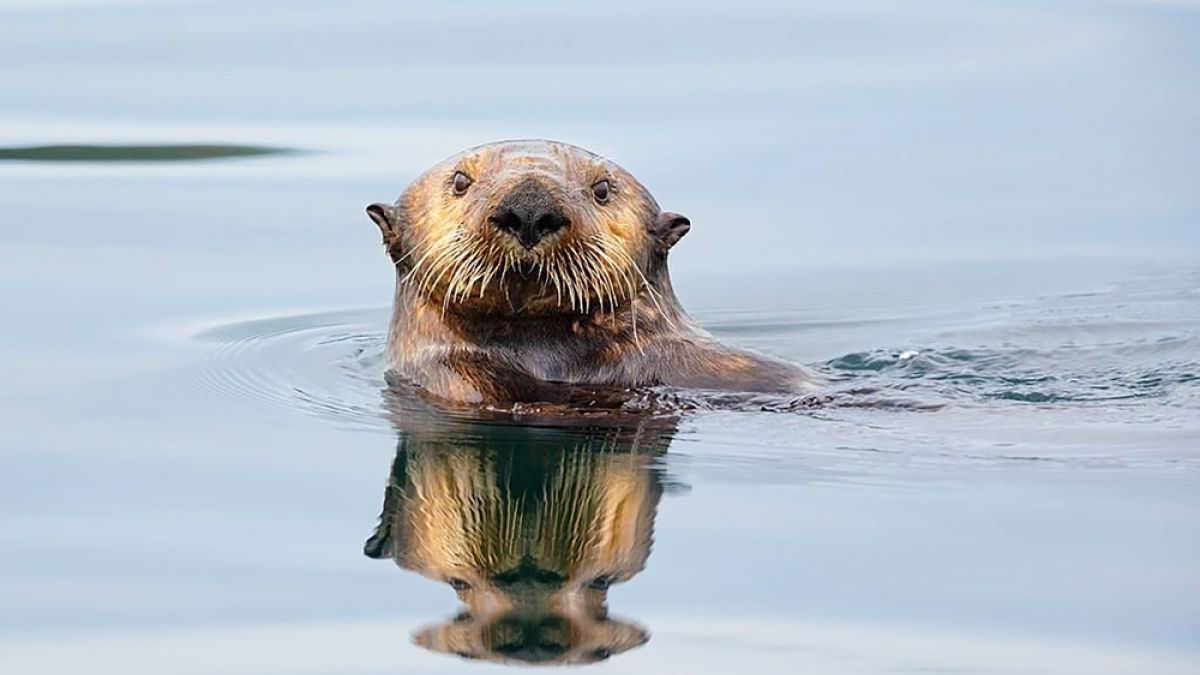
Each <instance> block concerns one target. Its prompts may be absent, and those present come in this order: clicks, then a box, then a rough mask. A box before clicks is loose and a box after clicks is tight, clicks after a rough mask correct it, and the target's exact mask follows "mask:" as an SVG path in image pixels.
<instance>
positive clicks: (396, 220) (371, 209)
mask: <svg viewBox="0 0 1200 675" xmlns="http://www.w3.org/2000/svg"><path fill="white" fill-rule="evenodd" d="M367 215H368V216H370V217H371V220H373V221H375V224H376V225H378V226H379V231H380V232H382V233H383V244H384V246H389V247H390V246H391V245H392V242H394V241H396V238H397V237H399V236H400V214H399V213H398V212H397V210H396V207H395V206H393V205H391V204H384V203H383V202H375V203H374V204H371V205H370V206H368V207H367Z"/></svg>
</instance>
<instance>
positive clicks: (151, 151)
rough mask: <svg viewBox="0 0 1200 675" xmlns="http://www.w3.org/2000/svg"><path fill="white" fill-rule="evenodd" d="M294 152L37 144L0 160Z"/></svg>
mask: <svg viewBox="0 0 1200 675" xmlns="http://www.w3.org/2000/svg"><path fill="white" fill-rule="evenodd" d="M286 152H293V151H292V150H288V149H287V148H272V147H266V146H261V145H35V146H28V147H18V148H0V160H25V161H31V162H181V161H188V160H197V159H222V158H226V157H257V156H259V155H277V154H281V153H286Z"/></svg>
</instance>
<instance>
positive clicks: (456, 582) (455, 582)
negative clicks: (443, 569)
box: [450, 579, 471, 591]
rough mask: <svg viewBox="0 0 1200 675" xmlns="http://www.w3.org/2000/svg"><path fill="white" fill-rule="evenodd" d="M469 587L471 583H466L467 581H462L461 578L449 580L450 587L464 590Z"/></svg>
mask: <svg viewBox="0 0 1200 675" xmlns="http://www.w3.org/2000/svg"><path fill="white" fill-rule="evenodd" d="M470 587H471V584H468V583H467V582H465V581H463V580H462V579H451V580H450V588H453V589H454V590H456V591H465V590H467V589H468V588H470Z"/></svg>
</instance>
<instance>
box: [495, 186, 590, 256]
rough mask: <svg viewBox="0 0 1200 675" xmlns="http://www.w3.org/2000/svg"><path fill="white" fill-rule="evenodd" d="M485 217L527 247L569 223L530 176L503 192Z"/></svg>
mask: <svg viewBox="0 0 1200 675" xmlns="http://www.w3.org/2000/svg"><path fill="white" fill-rule="evenodd" d="M488 220H490V221H491V223H492V225H495V226H496V227H497V228H498V229H500V230H503V231H504V232H508V233H509V234H511V235H512V236H514V237H516V238H517V241H519V242H520V243H521V246H524V247H525V248H527V249H530V248H533V247H534V246H536V245H537V243H538V242H539V241H541V240H542V239H544V238H546V237H547V236H549V235H551V234H553V233H555V232H557V231H559V230H562V229H565V228H567V227H568V226H570V224H571V219H570V218H568V217H567V214H566V212H565V211H564V210H563V208H562V206H561V205H560V204H559V203H558V200H556V199H555V198H554V195H552V194H550V192H549V191H548V190H547V189H546V188H544V187H542V185H541V183H538V182H537V181H535V180H532V179H530V180H525V181H522V182H521V183H520V184H518V185H517V186H516V187H515V188H513V189H512V191H511V192H509V193H508V194H507V195H505V196H504V199H502V200H500V203H499V204H498V205H497V206H496V210H495V211H494V212H493V213H492V215H491V217H489V218H488Z"/></svg>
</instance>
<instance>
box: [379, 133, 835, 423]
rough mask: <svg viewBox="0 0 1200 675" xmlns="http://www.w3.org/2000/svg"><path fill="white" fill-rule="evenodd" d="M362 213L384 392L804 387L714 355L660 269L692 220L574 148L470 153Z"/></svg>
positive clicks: (719, 352)
mask: <svg viewBox="0 0 1200 675" xmlns="http://www.w3.org/2000/svg"><path fill="white" fill-rule="evenodd" d="M367 214H368V215H369V216H370V217H371V219H372V220H373V221H374V222H375V224H376V225H378V226H379V229H380V231H381V232H382V234H383V245H384V247H385V249H386V250H387V253H388V256H389V257H390V258H391V261H392V264H393V265H394V266H395V269H396V294H395V300H394V306H393V313H392V321H391V326H390V328H389V332H388V342H387V353H386V362H387V378H388V382H389V384H391V385H392V386H415V387H417V388H418V389H420V390H421V391H422V392H424V393H425V394H428V395H431V396H434V397H437V398H440V399H443V400H445V401H449V402H456V403H477V404H479V403H482V404H507V403H525V402H529V403H534V402H545V403H565V402H568V401H570V400H572V397H573V396H575V395H577V393H578V392H579V391H580V390H586V391H589V392H592V393H594V392H595V391H597V390H603V389H610V390H629V389H636V388H642V387H651V386H660V385H664V386H670V387H679V388H687V389H705V390H721V391H740V392H755V393H779V394H800V393H808V392H811V391H812V390H813V388H814V384H815V382H816V380H815V378H814V377H813V376H812V375H811V374H810V373H808V372H807V371H805V370H804V369H803V368H801V367H800V366H797V365H795V364H791V363H788V362H786V361H782V360H780V359H776V358H773V357H770V356H766V355H763V354H758V353H755V352H751V351H747V350H743V349H738V348H735V347H731V346H728V345H724V344H722V343H720V342H718V341H717V340H716V339H714V338H713V337H712V336H711V335H709V334H708V333H707V332H705V331H704V330H703V329H701V328H700V327H699V326H698V325H697V324H696V323H695V322H694V321H693V320H692V319H691V318H690V317H689V316H688V315H687V313H686V312H684V310H683V308H682V307H681V306H680V304H679V300H678V299H677V298H676V297H675V292H674V290H673V289H672V287H671V278H670V274H669V271H668V269H667V257H668V253H669V252H670V250H671V249H672V247H674V246H675V244H676V243H678V242H679V240H680V239H681V238H682V237H683V236H684V235H685V234H687V233H688V230H689V229H690V228H691V222H690V221H689V220H688V219H687V218H686V217H684V216H682V215H680V214H678V213H673V212H670V211H663V210H662V209H661V208H659V205H658V203H657V202H656V201H655V200H654V197H653V196H652V195H651V194H650V191H649V190H647V189H646V188H645V186H643V185H642V184H641V183H640V182H638V180H637V179H636V178H634V177H633V175H632V174H630V173H629V172H628V171H626V170H624V169H622V168H621V167H619V166H617V165H616V164H615V163H613V162H612V161H610V160H608V159H606V158H604V157H601V156H599V155H596V154H593V153H591V152H588V151H587V150H584V149H582V148H578V147H575V146H572V145H568V144H566V143H559V142H554V141H545V140H524V141H505V142H499V143H490V144H487V145H482V146H479V147H476V148H471V149H469V150H466V151H464V152H462V153H460V154H458V155H455V156H453V157H451V158H449V159H446V160H445V161H443V162H441V163H439V164H438V165H436V166H434V167H433V168H431V169H429V170H428V171H426V172H425V173H423V174H421V175H420V176H419V177H418V178H417V179H416V180H414V181H413V182H412V184H411V185H409V186H408V188H407V189H406V190H405V191H404V193H403V194H402V195H401V196H400V198H399V199H397V200H396V202H395V203H392V204H386V203H376V204H371V205H370V206H368V207H367Z"/></svg>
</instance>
